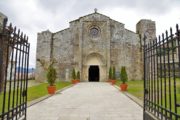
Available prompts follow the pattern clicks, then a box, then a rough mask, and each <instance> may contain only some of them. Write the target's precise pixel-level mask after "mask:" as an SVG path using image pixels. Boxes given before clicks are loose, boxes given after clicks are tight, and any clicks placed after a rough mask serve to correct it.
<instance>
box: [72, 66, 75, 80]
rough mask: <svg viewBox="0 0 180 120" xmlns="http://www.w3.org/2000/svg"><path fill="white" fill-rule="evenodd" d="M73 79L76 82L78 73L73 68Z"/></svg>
mask: <svg viewBox="0 0 180 120" xmlns="http://www.w3.org/2000/svg"><path fill="white" fill-rule="evenodd" d="M71 77H72V79H73V80H75V79H76V71H75V69H74V68H73V70H72V75H71Z"/></svg>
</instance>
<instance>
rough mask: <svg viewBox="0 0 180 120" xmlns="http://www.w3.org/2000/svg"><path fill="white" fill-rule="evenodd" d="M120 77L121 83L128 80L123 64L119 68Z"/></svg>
mask: <svg viewBox="0 0 180 120" xmlns="http://www.w3.org/2000/svg"><path fill="white" fill-rule="evenodd" d="M120 78H121V81H122V83H123V84H125V83H126V82H127V80H128V76H127V73H126V68H125V66H123V67H122V68H121V75H120Z"/></svg>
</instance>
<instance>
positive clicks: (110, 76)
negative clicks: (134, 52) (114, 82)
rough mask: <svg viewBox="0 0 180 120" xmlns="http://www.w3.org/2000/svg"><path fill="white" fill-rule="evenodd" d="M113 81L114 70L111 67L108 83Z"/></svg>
mask: <svg viewBox="0 0 180 120" xmlns="http://www.w3.org/2000/svg"><path fill="white" fill-rule="evenodd" d="M111 79H112V68H111V67H110V68H109V79H108V82H111Z"/></svg>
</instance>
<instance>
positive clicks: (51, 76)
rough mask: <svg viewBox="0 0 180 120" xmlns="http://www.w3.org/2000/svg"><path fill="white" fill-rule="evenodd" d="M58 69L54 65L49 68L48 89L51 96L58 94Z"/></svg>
mask: <svg viewBox="0 0 180 120" xmlns="http://www.w3.org/2000/svg"><path fill="white" fill-rule="evenodd" d="M56 74H57V73H56V69H54V67H53V66H52V65H50V66H49V68H48V72H47V81H48V83H49V86H48V87H47V89H48V93H49V94H54V93H55V92H56V86H55V81H56Z"/></svg>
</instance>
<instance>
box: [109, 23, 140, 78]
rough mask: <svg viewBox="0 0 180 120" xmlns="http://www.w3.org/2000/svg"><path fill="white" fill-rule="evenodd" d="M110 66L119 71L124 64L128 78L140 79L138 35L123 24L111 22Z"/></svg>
mask: <svg viewBox="0 0 180 120" xmlns="http://www.w3.org/2000/svg"><path fill="white" fill-rule="evenodd" d="M111 29H112V30H111V36H112V37H111V50H110V51H111V66H115V67H116V71H117V72H120V70H121V67H122V66H125V67H126V70H127V74H128V78H129V80H140V79H142V76H143V72H142V68H143V66H142V60H141V55H142V53H141V51H140V39H139V35H138V34H136V33H134V32H132V31H129V30H127V29H125V28H124V24H121V23H119V22H116V21H112V22H111Z"/></svg>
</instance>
